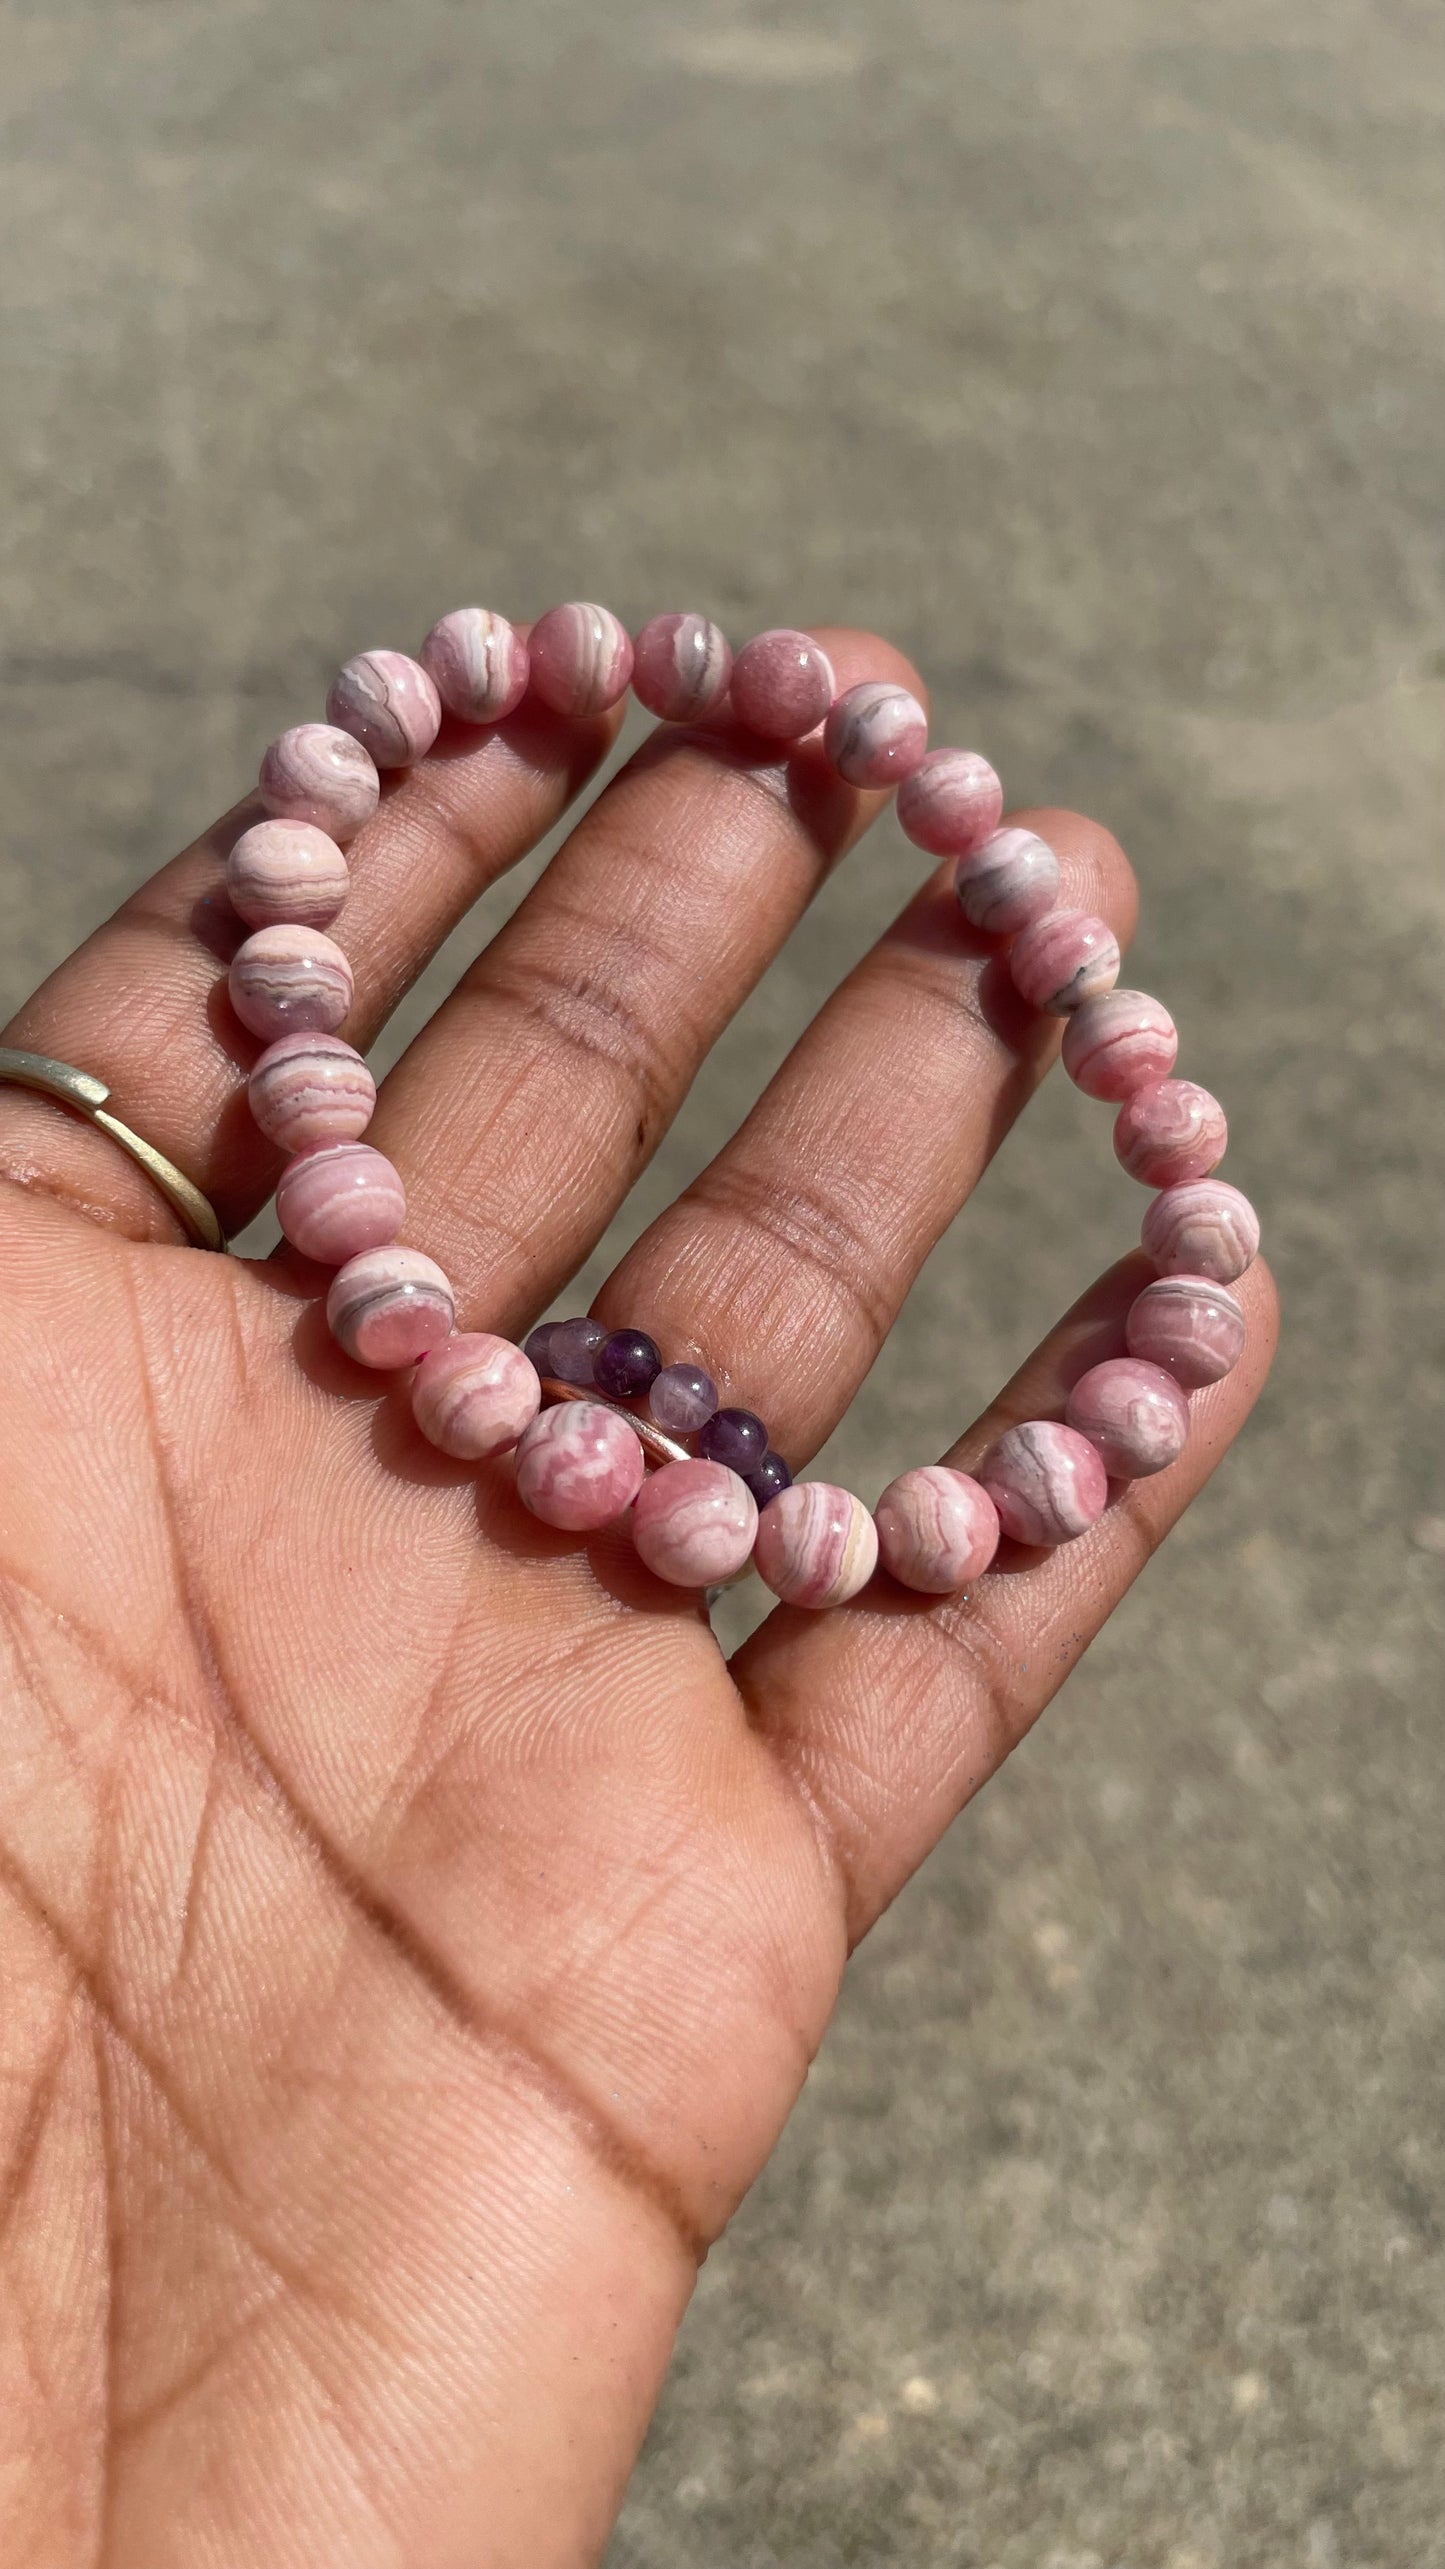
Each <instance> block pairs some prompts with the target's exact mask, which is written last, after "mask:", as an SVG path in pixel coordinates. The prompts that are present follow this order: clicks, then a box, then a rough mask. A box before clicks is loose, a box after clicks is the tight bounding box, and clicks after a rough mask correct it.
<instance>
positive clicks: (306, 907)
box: [226, 821, 351, 928]
mask: <svg viewBox="0 0 1445 2569" xmlns="http://www.w3.org/2000/svg"><path fill="white" fill-rule="evenodd" d="M350 886H351V873H350V869H349V867H348V865H347V862H346V859H345V857H344V856H343V855H342V853H341V850H340V848H339V847H338V846H337V844H336V841H335V839H334V838H328V837H327V835H326V832H325V831H324V830H318V829H315V828H313V826H312V824H311V823H310V822H309V821H256V822H255V823H254V824H253V825H252V827H251V828H250V829H248V830H242V832H241V835H240V837H239V838H238V839H237V841H236V844H235V846H234V847H233V848H232V850H231V853H230V855H229V856H228V857H227V859H226V890H227V892H228V893H229V894H230V896H231V907H232V909H233V910H234V911H235V913H236V916H237V918H238V919H244V920H245V922H246V925H247V927H248V928H274V927H300V928H329V927H330V925H331V922H332V920H333V919H334V918H335V916H336V914H337V912H338V910H339V909H340V908H341V905H342V903H343V901H344V900H345V898H346V895H347V892H348V891H349V889H350Z"/></svg>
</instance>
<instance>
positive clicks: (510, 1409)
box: [411, 1330, 542, 1463]
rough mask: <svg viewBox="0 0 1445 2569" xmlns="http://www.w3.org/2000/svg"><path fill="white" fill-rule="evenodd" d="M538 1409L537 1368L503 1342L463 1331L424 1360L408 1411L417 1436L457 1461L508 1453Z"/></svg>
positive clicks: (482, 1332) (477, 1460) (479, 1332)
mask: <svg viewBox="0 0 1445 2569" xmlns="http://www.w3.org/2000/svg"><path fill="white" fill-rule="evenodd" d="M541 1406H542V1386H541V1383H540V1381H539V1380H538V1376H537V1368H536V1366H535V1365H534V1364H532V1363H531V1362H530V1360H529V1359H528V1358H527V1357H526V1356H524V1355H523V1353H522V1350H521V1348H520V1347H514V1346H513V1345H512V1343H511V1341H510V1339H507V1338H494V1337H493V1336H492V1335H491V1333H490V1331H487V1330H475V1331H471V1330H469V1331H464V1332H463V1334H462V1335H461V1336H460V1337H456V1338H448V1339H447V1340H446V1341H445V1342H444V1344H443V1345H441V1346H440V1347H434V1348H433V1349H432V1351H431V1354H430V1355H429V1356H424V1357H423V1359H422V1362H421V1364H420V1366H419V1368H418V1370H417V1377H416V1381H415V1382H414V1383H413V1385H412V1391H411V1407H412V1416H413V1417H414V1418H415V1420H416V1423H417V1425H418V1427H419V1428H420V1429H421V1432H422V1434H423V1436H425V1437H428V1438H429V1439H430V1441H431V1443H432V1444H433V1445H435V1446H438V1447H439V1448H440V1450H441V1452H442V1453H443V1454H454V1455H455V1456H456V1458H457V1460H458V1461H459V1462H463V1463H480V1462H484V1461H485V1460H486V1458H487V1457H488V1455H491V1454H509V1453H510V1452H511V1450H512V1447H513V1446H514V1445H515V1444H516V1442H517V1439H518V1437H519V1436H521V1435H522V1434H523V1433H524V1431H525V1430H526V1429H527V1428H529V1427H530V1426H531V1424H532V1421H533V1419H534V1418H535V1417H536V1415H537V1412H538V1410H539V1409H540V1408H541Z"/></svg>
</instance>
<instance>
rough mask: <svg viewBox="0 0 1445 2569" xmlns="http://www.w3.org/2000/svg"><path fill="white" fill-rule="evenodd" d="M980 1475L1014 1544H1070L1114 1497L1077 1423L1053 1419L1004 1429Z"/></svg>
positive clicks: (1107, 1479) (1091, 1447) (1028, 1420)
mask: <svg viewBox="0 0 1445 2569" xmlns="http://www.w3.org/2000/svg"><path fill="white" fill-rule="evenodd" d="M978 1477H979V1479H980V1481H981V1482H982V1483H983V1486H984V1488H985V1489H986V1490H987V1492H988V1495H989V1497H990V1498H991V1499H992V1501H993V1503H994V1506H995V1507H996V1508H997V1510H998V1521H999V1524H1000V1525H1001V1526H1002V1528H1003V1531H1004V1533H1005V1534H1007V1535H1011V1536H1012V1537H1013V1540H1014V1541H1015V1543H1033V1544H1047V1545H1053V1544H1056V1543H1069V1542H1072V1540H1073V1538H1074V1536H1075V1535H1077V1534H1087V1532H1088V1530H1089V1528H1090V1526H1091V1525H1095V1524H1097V1522H1098V1520H1099V1518H1100V1517H1101V1516H1102V1515H1103V1513H1104V1509H1105V1507H1106V1506H1107V1504H1108V1499H1109V1476H1108V1474H1107V1472H1106V1471H1105V1469H1104V1466H1103V1464H1102V1463H1101V1461H1100V1459H1099V1457H1098V1455H1097V1453H1096V1452H1095V1450H1094V1448H1093V1446H1092V1445H1091V1444H1090V1443H1089V1440H1088V1438H1087V1437H1086V1436H1081V1435H1080V1434H1079V1432H1078V1430H1077V1428H1073V1427H1064V1426H1061V1425H1060V1424H1059V1423H1058V1421H1057V1420H1055V1419H1052V1418H1030V1419H1026V1420H1025V1421H1024V1423H1023V1425H1022V1426H1019V1427H1010V1428H1007V1429H1005V1431H1004V1434H1003V1435H1002V1436H1001V1437H1000V1438H999V1440H998V1443H997V1445H996V1446H995V1447H994V1449H993V1452H992V1453H991V1454H990V1455H989V1457H988V1460H987V1462H986V1463H984V1465H983V1466H982V1468H981V1470H980V1472H979V1476H978Z"/></svg>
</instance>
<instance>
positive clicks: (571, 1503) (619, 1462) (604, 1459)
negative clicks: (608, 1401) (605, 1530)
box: [517, 1400, 647, 1534]
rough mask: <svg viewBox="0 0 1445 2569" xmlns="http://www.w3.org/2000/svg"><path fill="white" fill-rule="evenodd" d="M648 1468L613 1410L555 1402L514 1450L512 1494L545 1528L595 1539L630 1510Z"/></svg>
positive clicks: (590, 1404)
mask: <svg viewBox="0 0 1445 2569" xmlns="http://www.w3.org/2000/svg"><path fill="white" fill-rule="evenodd" d="M646 1469H647V1465H646V1462H645V1460H644V1457H643V1452H642V1447H641V1446H640V1444H639V1443H638V1441H637V1438H636V1437H635V1435H634V1434H633V1432H632V1429H631V1428H630V1427H629V1426H628V1424H627V1421H626V1419H625V1418H623V1417H622V1416H621V1415H620V1414H619V1412H618V1411H617V1410H615V1409H604V1408H603V1407H602V1405H601V1403H600V1402H598V1401H594V1400H576V1401H560V1402H559V1403H558V1405H557V1407H556V1408H555V1409H544V1410H542V1411H541V1412H539V1414H538V1416H537V1417H536V1418H534V1419H533V1421H532V1424H531V1426H530V1427H529V1428H527V1429H526V1431H525V1433H524V1434H523V1437H522V1441H521V1443H520V1445H519V1446H518V1448H517V1491H518V1495H519V1496H520V1498H521V1500H522V1503H523V1505H524V1507H529V1508H530V1509H531V1511H532V1514H533V1516H539V1517H540V1518H541V1519H542V1522H543V1524H544V1525H557V1526H562V1527H563V1528H565V1530H566V1531H567V1532H568V1533H569V1534H591V1533H595V1531H596V1530H597V1528H598V1527H599V1526H604V1525H612V1524H614V1523H615V1521H616V1519H617V1518H618V1517H620V1516H622V1515H624V1514H625V1512H626V1510H627V1509H628V1508H630V1507H631V1505H632V1502H633V1500H634V1499H635V1498H636V1496H637V1493H638V1491H639V1490H640V1488H641V1487H642V1481H643V1475H644V1473H645V1472H646Z"/></svg>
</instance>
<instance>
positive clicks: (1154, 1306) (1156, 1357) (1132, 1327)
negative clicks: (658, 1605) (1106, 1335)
mask: <svg viewBox="0 0 1445 2569" xmlns="http://www.w3.org/2000/svg"><path fill="white" fill-rule="evenodd" d="M1247 1334H1248V1333H1247V1330H1246V1327H1245V1319H1244V1312H1243V1310H1242V1309H1241V1307H1240V1305H1239V1303H1238V1302H1236V1300H1235V1298H1234V1296H1233V1294H1232V1293H1231V1292H1230V1291H1229V1288H1228V1286H1227V1285H1222V1284H1216V1283H1215V1282H1214V1279H1213V1277H1212V1276H1189V1275H1169V1276H1160V1277H1159V1278H1158V1280H1157V1282H1155V1283H1154V1284H1151V1285H1146V1286H1145V1287H1144V1290H1143V1292H1142V1293H1141V1294H1140V1295H1139V1296H1138V1298H1137V1300H1136V1301H1135V1302H1134V1304H1133V1305H1132V1307H1131V1309H1130V1312H1129V1317H1128V1319H1127V1320H1126V1322H1125V1324H1124V1343H1125V1345H1126V1346H1127V1348H1128V1350H1129V1353H1130V1355H1131V1356H1142V1357H1143V1358H1144V1360H1145V1362H1146V1363H1148V1364H1151V1365H1162V1367H1163V1369H1164V1371H1165V1373H1166V1374H1172V1375H1173V1377H1174V1380H1175V1382H1176V1383H1182V1384H1183V1386H1184V1389H1185V1390H1186V1391H1187V1392H1197V1391H1202V1390H1203V1388H1204V1385H1205V1384H1206V1383H1218V1382H1222V1381H1223V1379H1224V1377H1225V1375H1226V1374H1230V1373H1233V1371H1234V1368H1235V1366H1236V1365H1237V1364H1238V1362H1239V1360H1240V1357H1241V1356H1242V1355H1243V1354H1244V1342H1245V1338H1246V1336H1247Z"/></svg>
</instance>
